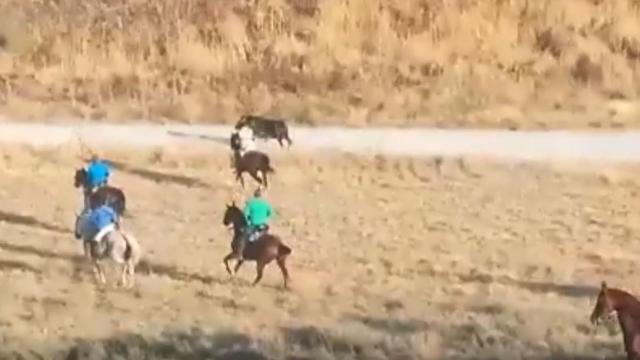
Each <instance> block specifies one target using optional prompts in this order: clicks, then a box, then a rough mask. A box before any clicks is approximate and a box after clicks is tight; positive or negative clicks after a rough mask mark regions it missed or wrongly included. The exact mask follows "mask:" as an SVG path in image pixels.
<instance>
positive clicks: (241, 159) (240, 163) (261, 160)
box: [233, 150, 275, 188]
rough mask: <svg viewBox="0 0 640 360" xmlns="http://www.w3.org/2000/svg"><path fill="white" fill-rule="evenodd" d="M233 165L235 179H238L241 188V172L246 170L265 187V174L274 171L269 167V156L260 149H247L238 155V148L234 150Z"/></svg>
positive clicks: (242, 180) (267, 183)
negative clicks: (259, 174)
mask: <svg viewBox="0 0 640 360" xmlns="http://www.w3.org/2000/svg"><path fill="white" fill-rule="evenodd" d="M233 165H234V168H235V172H236V180H237V181H240V184H241V185H242V188H244V178H243V177H242V174H243V173H245V172H248V173H249V175H251V177H252V178H254V179H255V180H256V181H257V182H258V183H259V184H260V185H264V187H265V188H266V187H268V186H269V180H268V179H267V174H268V173H274V172H275V170H274V169H273V168H272V167H271V160H270V159H269V156H268V155H267V154H265V153H263V152H260V151H247V152H246V153H244V154H243V155H240V151H239V150H234V151H233ZM258 172H260V173H261V174H262V178H260V177H258Z"/></svg>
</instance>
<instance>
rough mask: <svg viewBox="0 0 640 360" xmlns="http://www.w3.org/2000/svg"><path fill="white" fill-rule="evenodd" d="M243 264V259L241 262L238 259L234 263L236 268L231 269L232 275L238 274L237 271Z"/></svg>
mask: <svg viewBox="0 0 640 360" xmlns="http://www.w3.org/2000/svg"><path fill="white" fill-rule="evenodd" d="M243 263H244V259H243V260H240V259H238V261H237V262H236V267H235V268H234V269H233V273H234V274H237V273H238V270H239V269H240V266H242V264H243Z"/></svg>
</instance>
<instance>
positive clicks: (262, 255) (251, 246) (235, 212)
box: [222, 202, 291, 289]
mask: <svg viewBox="0 0 640 360" xmlns="http://www.w3.org/2000/svg"><path fill="white" fill-rule="evenodd" d="M222 223H223V224H224V225H225V226H229V225H230V224H231V225H233V240H232V241H231V253H230V254H229V255H227V256H225V258H224V260H223V261H224V266H225V267H226V269H227V272H228V273H229V275H233V274H236V273H237V272H238V270H239V269H240V266H241V265H242V263H243V260H239V259H237V256H236V249H237V246H238V241H239V240H240V236H243V234H244V232H245V231H247V228H248V224H247V220H246V219H245V217H244V214H243V213H242V210H240V209H239V208H238V207H237V206H236V204H235V202H233V203H231V205H227V210H226V211H225V213H224V218H223V220H222ZM290 254H291V248H289V247H288V246H287V245H285V244H284V243H283V242H282V240H280V237H279V236H277V235H273V234H268V233H267V234H263V235H261V236H260V237H259V238H258V239H257V240H255V241H253V242H247V244H246V246H245V248H244V252H243V257H244V259H245V260H252V261H256V263H257V266H256V270H257V272H258V273H257V276H256V279H255V280H254V282H253V284H252V286H255V285H256V284H257V283H258V282H259V281H260V279H262V272H263V271H264V267H265V266H267V264H269V263H270V262H271V261H273V260H274V259H275V260H276V263H277V264H278V267H279V268H280V271H281V272H282V277H283V278H284V288H285V289H286V288H287V287H288V281H289V271H288V270H287V264H286V260H287V256H289V255H290ZM231 259H237V260H238V261H237V263H236V266H235V269H234V270H233V273H232V272H231V269H230V268H229V260H231Z"/></svg>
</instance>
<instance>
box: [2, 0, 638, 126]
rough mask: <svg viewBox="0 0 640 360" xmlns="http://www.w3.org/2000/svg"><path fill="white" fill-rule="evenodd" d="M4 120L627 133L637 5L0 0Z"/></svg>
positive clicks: (593, 1) (472, 0) (626, 1)
mask: <svg viewBox="0 0 640 360" xmlns="http://www.w3.org/2000/svg"><path fill="white" fill-rule="evenodd" d="M0 14H2V15H0V24H1V25H0V47H1V48H2V52H1V53H0V102H1V104H2V106H1V107H2V109H1V111H2V113H4V114H7V115H11V116H16V117H19V118H21V119H42V118H50V117H52V116H72V117H87V118H94V119H108V120H112V121H126V120H131V119H139V118H143V117H144V118H151V119H153V120H155V121H162V120H163V119H179V120H183V121H193V122H232V121H235V120H236V119H237V117H238V116H239V115H240V114H241V113H245V112H256V113H263V114H270V115H275V116H281V117H285V118H288V119H292V121H295V122H298V123H307V124H347V125H352V126H366V125H369V124H393V125H401V124H402V125H406V124H413V125H415V124H429V125H438V126H447V127H454V126H475V127H488V126H491V127H511V128H531V127H595V128H597V127H634V126H637V125H638V124H639V123H640V117H639V116H638V115H639V114H640V111H639V110H640V107H639V106H638V103H637V102H636V101H635V99H636V98H637V95H638V89H639V85H638V84H640V81H639V80H640V77H639V76H638V75H639V72H638V60H639V59H640V12H639V6H638V2H637V0H611V1H597V0H572V1H554V0H545V1H532V0H495V1H479V0H464V1H463V0H395V1H383V0H349V1H347V0H251V1H249V0H245V1H225V0H181V1H140V0H118V1H113V0H93V1H89V2H86V1H85V2H78V1H74V0H59V1H52V0H42V1H18V0H13V1H12V0H5V1H3V3H2V5H1V6H0Z"/></svg>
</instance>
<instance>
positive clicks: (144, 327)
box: [0, 139, 640, 359]
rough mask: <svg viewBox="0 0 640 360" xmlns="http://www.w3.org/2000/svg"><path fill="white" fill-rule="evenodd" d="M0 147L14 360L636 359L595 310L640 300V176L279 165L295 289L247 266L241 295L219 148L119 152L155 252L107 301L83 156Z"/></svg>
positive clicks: (401, 165) (6, 330) (350, 160)
mask: <svg viewBox="0 0 640 360" xmlns="http://www.w3.org/2000/svg"><path fill="white" fill-rule="evenodd" d="M294 141H295V139H294ZM204 146H205V147H209V145H208V144H206V145H204ZM2 149H3V150H2V155H3V156H2V157H1V158H0V159H1V162H2V166H3V169H4V170H5V171H4V173H3V176H2V178H0V189H1V192H0V197H1V199H2V202H1V204H2V205H1V206H0V217H2V219H3V221H2V222H1V223H0V230H1V232H2V234H3V236H2V238H0V287H1V288H2V289H3V291H2V292H1V293H0V303H1V304H2V307H1V308H0V330H1V334H2V336H1V337H0V339H1V340H0V341H1V343H0V344H1V346H2V349H3V351H6V352H10V351H14V350H15V351H18V352H20V353H21V354H23V355H25V356H27V357H28V356H33V354H30V353H29V352H28V351H27V349H28V348H29V349H33V350H34V351H35V352H36V353H38V354H40V355H43V356H45V358H49V357H50V356H51V354H54V353H55V354H57V355H59V356H66V355H67V354H68V353H69V352H70V349H74V348H75V349H76V350H78V349H80V350H83V351H86V352H87V354H89V355H91V356H93V358H104V357H101V354H102V353H104V352H107V353H109V354H110V355H111V356H112V357H117V356H120V358H130V359H135V358H150V359H155V358H162V359H194V358H198V359H199V358H215V359H245V358H254V359H264V358H288V359H333V358H339V359H347V358H358V359H378V358H389V359H402V358H406V359H414V358H430V359H435V358H438V359H442V358H478V357H485V356H486V357H493V358H495V357H500V358H509V359H513V358H520V357H521V356H522V355H528V356H530V357H534V358H549V357H552V358H554V359H558V358H574V357H575V356H579V357H580V358H584V357H581V356H583V355H585V354H589V355H593V356H600V358H601V357H602V356H604V355H612V354H618V353H620V352H621V351H622V346H621V341H620V339H619V334H618V333H617V330H616V331H615V332H613V333H611V334H610V333H608V332H607V331H606V330H604V329H602V328H601V329H599V330H598V331H594V330H593V329H592V328H591V327H590V325H589V324H588V313H589V312H590V311H591V307H592V303H593V299H592V297H593V295H594V293H595V291H596V290H597V288H596V287H597V286H598V284H599V282H600V281H601V280H608V281H609V282H610V283H611V284H612V286H623V287H625V288H628V289H630V290H632V291H634V290H636V285H635V283H634V282H633V280H632V279H633V278H632V276H633V274H634V271H635V268H636V261H635V258H636V256H635V254H637V253H638V251H640V245H638V244H637V242H636V241H635V240H634V239H635V237H636V236H635V234H637V233H638V231H640V229H639V227H640V221H639V220H640V218H639V215H638V214H640V208H639V205H638V202H637V201H635V199H637V191H638V189H639V187H640V184H639V183H638V182H637V180H636V176H634V175H635V174H636V173H637V170H638V169H637V168H636V167H632V166H626V167H621V166H615V167H614V166H613V165H610V166H603V165H601V166H600V167H598V168H591V169H586V168H584V166H583V164H580V166H578V165H577V164H576V165H575V166H571V165H569V164H563V165H554V166H543V165H526V164H519V163H503V164H494V163H491V162H488V161H486V160H471V159H466V160H464V161H449V160H445V162H444V164H443V165H442V168H441V174H440V175H438V171H437V168H436V167H435V165H434V163H433V162H432V161H430V160H425V159H408V158H389V157H381V156H364V157H356V156H354V155H337V154H334V155H332V154H315V155H313V157H311V156H310V155H308V154H307V155H302V154H297V153H295V150H292V151H291V152H278V153H276V154H275V155H274V161H275V166H276V171H277V173H276V175H275V177H274V179H273V187H272V188H271V189H270V190H269V192H268V194H267V196H268V197H269V198H270V199H271V200H272V201H273V203H274V205H275V206H276V210H277V212H278V214H277V217H276V219H275V223H274V226H273V227H274V231H275V232H277V233H278V234H281V235H282V236H283V238H284V239H285V241H286V242H287V243H288V244H290V245H291V247H292V248H293V251H294V252H293V255H292V257H291V259H290V267H291V271H292V277H293V290H292V291H291V292H288V293H287V292H282V291H280V289H279V286H280V285H281V278H280V274H279V272H278V271H277V268H276V267H275V266H273V267H269V268H268V269H267V271H266V274H265V278H264V280H263V284H262V285H260V286H258V287H256V288H251V287H248V286H247V283H248V281H250V280H252V279H253V277H254V275H255V273H254V266H253V264H247V265H246V266H245V267H244V268H243V270H242V271H241V275H240V279H239V280H237V281H236V282H231V281H230V280H229V279H228V277H227V275H226V273H225V271H224V269H223V266H222V263H221V259H222V257H223V256H224V255H225V254H226V253H227V251H228V239H229V236H230V235H229V233H228V232H227V231H226V229H224V227H223V226H222V224H221V217H222V210H223V208H224V203H225V202H227V201H230V199H231V198H232V197H236V199H237V200H238V201H242V199H243V195H241V194H240V192H239V187H238V186H237V185H236V184H234V183H233V182H232V179H233V177H232V175H231V171H230V169H229V168H228V158H227V154H226V153H225V152H223V151H218V150H215V148H209V150H208V152H207V153H202V152H201V149H195V148H194V150H193V151H190V148H186V147H172V146H168V147H166V148H165V149H156V150H144V151H143V150H138V151H132V150H127V151H126V152H124V151H123V152H120V153H118V152H115V151H106V150H105V151H104V152H102V153H103V154H105V155H106V156H108V157H109V158H110V159H113V160H114V161H115V162H116V166H117V168H116V175H115V177H114V179H113V182H114V184H117V185H118V186H121V187H122V188H124V189H125V191H126V193H127V196H128V197H129V199H130V204H131V206H130V209H131V213H132V216H133V218H132V219H130V220H128V221H127V227H128V228H129V229H130V230H132V231H133V232H134V233H135V234H136V235H137V236H138V237H139V238H140V240H141V242H142V244H143V246H144V251H145V254H144V255H145V264H144V265H143V266H141V268H140V269H139V272H138V283H139V284H138V287H137V288H136V290H134V291H133V292H127V291H123V290H118V289H112V288H109V289H106V290H100V289H97V288H96V287H95V286H94V285H93V284H92V283H91V277H90V273H89V270H88V269H86V268H83V267H82V264H81V263H80V262H78V261H77V258H78V256H79V255H80V254H81V249H80V246H79V244H78V243H77V242H75V241H74V240H73V237H72V234H71V233H70V232H69V230H70V229H71V224H72V221H73V214H74V211H75V210H76V209H77V207H78V204H79V194H78V193H77V191H75V189H73V187H72V172H73V168H74V167H76V166H79V164H80V163H81V162H80V161H81V152H79V151H78V148H77V147H74V146H60V147H58V148H55V149H41V150H37V149H32V148H27V147H21V146H11V147H9V146H7V145H5V146H4V147H3V148H2ZM246 194H249V189H247V191H246ZM614 261H616V262H617V263H618V264H619V265H618V266H617V267H614V266H613V262H614ZM638 290H640V289H638ZM611 328H612V329H613V328H614V327H611ZM77 344H80V345H79V346H77ZM243 355H244V356H243ZM248 356H252V357H248ZM78 358H91V357H82V356H80V357H78ZM596 358H598V357H596Z"/></svg>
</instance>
